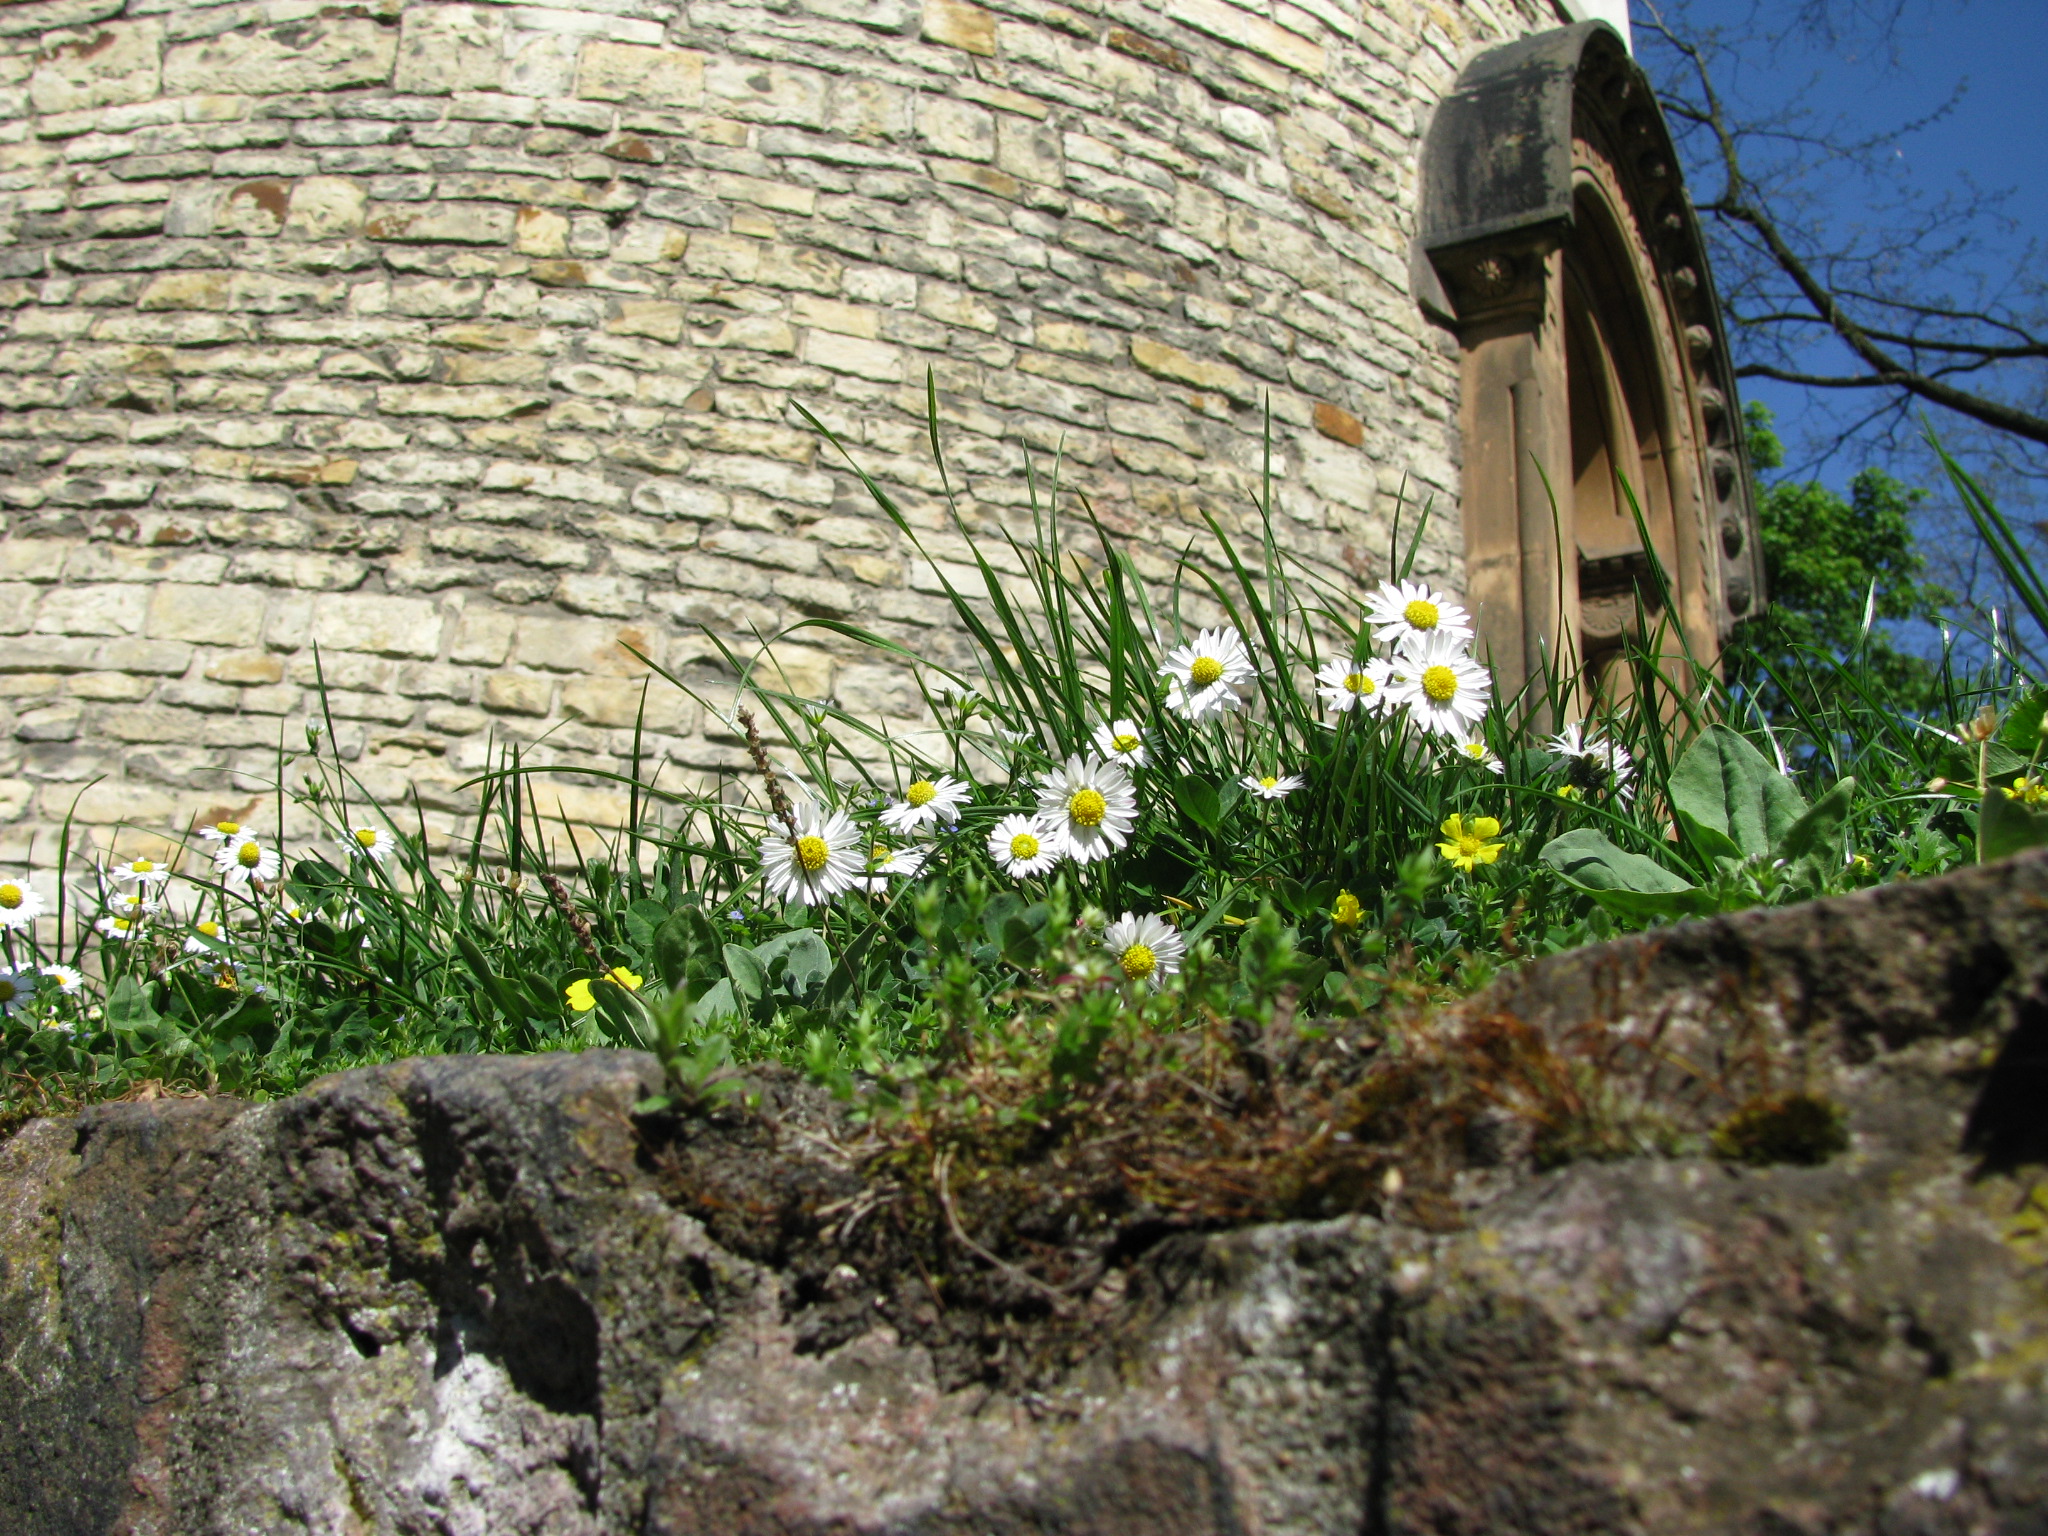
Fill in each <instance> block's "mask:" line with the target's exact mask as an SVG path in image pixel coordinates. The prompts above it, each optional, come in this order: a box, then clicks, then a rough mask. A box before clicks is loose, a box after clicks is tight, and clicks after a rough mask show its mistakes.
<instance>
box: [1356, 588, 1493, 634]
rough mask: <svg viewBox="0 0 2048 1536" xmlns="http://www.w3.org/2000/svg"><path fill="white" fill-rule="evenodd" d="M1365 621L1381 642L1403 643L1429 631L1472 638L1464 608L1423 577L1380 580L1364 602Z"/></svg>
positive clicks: (1469, 622) (1429, 632) (1470, 627)
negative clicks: (1423, 579) (1415, 579)
mask: <svg viewBox="0 0 2048 1536" xmlns="http://www.w3.org/2000/svg"><path fill="white" fill-rule="evenodd" d="M1365 619H1366V622H1367V623H1368V624H1370V625H1372V634H1373V638H1374V639H1375V640H1378V641H1379V642H1380V643H1381V644H1383V645H1384V644H1392V645H1403V644H1406V643H1407V642H1408V641H1411V640H1421V639H1425V638H1427V637H1428V636H1430V635H1447V636H1449V637H1450V638H1451V639H1453V640H1470V639H1471V638H1472V620H1471V617H1470V615H1468V614H1467V613H1466V612H1465V610H1464V609H1463V608H1462V607H1460V606H1459V605H1458V604H1457V603H1455V602H1453V601H1452V600H1451V599H1450V598H1448V597H1446V596H1444V594H1443V593H1441V592H1438V591H1436V590H1435V589H1434V588H1432V587H1431V586H1430V585H1429V583H1428V582H1426V581H1383V582H1381V583H1380V587H1379V590H1378V591H1377V592H1375V593H1373V595H1372V596H1371V598H1369V599H1368V600H1367V602H1366V605H1365Z"/></svg>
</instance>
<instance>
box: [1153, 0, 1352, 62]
mask: <svg viewBox="0 0 2048 1536" xmlns="http://www.w3.org/2000/svg"><path fill="white" fill-rule="evenodd" d="M1172 14H1173V18H1174V20H1176V21H1179V22H1184V23H1186V24H1187V25H1188V26H1191V27H1194V28H1196V29H1197V30H1198V31H1202V32H1206V33H1208V34H1209V35H1210V36H1211V37H1214V38H1220V39H1221V40H1222V41H1224V42H1226V43H1229V44H1231V45H1232V46H1234V47H1238V48H1247V49H1250V50H1251V51H1252V52H1253V53H1257V54H1261V55H1263V56H1264V57H1266V58H1269V59H1271V60H1273V62H1274V63H1276V64H1285V65H1286V66H1287V67H1288V68H1289V69H1292V70H1295V71H1297V72H1298V73H1300V74H1304V75H1312V76H1315V77H1317V78H1320V77H1321V76H1322V75H1323V73H1324V72H1325V71H1326V70H1327V69H1328V68H1329V58H1328V55H1327V54H1326V53H1325V52H1324V51H1323V49H1322V47H1321V46H1320V45H1319V44H1316V43H1313V42H1310V41H1309V40H1308V39H1307V38H1305V37H1302V36H1300V35H1299V34H1298V33H1294V32H1290V31H1288V30H1287V29H1286V28H1285V27H1279V26H1275V25H1274V24H1273V23H1272V22H1270V21H1267V20H1266V19H1265V18H1264V17H1263V16H1255V15H1253V14H1252V12H1251V11H1250V10H1249V9H1248V8H1247V7H1245V6H1244V5H1242V4H1237V3H1233V0H1173V13H1172ZM1283 78H1284V77H1283Z"/></svg>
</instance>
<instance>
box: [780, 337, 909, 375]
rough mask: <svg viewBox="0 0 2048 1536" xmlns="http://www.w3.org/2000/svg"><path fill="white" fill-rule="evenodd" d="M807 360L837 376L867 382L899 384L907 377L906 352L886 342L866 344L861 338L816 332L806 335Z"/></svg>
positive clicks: (804, 349)
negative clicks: (850, 377) (905, 368)
mask: <svg viewBox="0 0 2048 1536" xmlns="http://www.w3.org/2000/svg"><path fill="white" fill-rule="evenodd" d="M803 358H804V361H805V362H807V363H812V364H815V365H816V366H817V367H820V368H829V369H831V370H832V371H833V372H834V373H851V374H857V375H859V376H860V377H861V378H864V379H880V380H882V381H883V382H885V383H891V384H893V383H896V382H898V381H899V380H901V379H902V377H903V352H902V350H901V349H900V348H898V347H892V346H890V345H888V344H887V343H886V342H879V341H865V340H863V339H861V338H860V337H858V336H840V335H836V334H834V333H833V332H831V331H825V330H813V331H809V332H806V333H805V335H804V347H803Z"/></svg>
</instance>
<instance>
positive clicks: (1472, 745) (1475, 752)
mask: <svg viewBox="0 0 2048 1536" xmlns="http://www.w3.org/2000/svg"><path fill="white" fill-rule="evenodd" d="M1465 755H1466V756H1467V757H1469V758H1471V759H1473V760H1474V761H1475V762H1476V761H1477V760H1478V759H1480V758H1482V757H1484V756H1486V747H1485V746H1484V745H1483V744H1482V743H1480V742H1476V741H1468V742H1466V743H1465Z"/></svg>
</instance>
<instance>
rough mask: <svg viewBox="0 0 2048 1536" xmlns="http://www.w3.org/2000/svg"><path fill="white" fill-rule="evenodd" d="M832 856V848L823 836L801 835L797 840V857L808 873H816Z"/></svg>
mask: <svg viewBox="0 0 2048 1536" xmlns="http://www.w3.org/2000/svg"><path fill="white" fill-rule="evenodd" d="M831 857H832V850H831V849H830V848H828V847H827V846H826V845H825V839H823V838H822V837H800V838H798V839H797V840H796V859H797V862H798V863H799V864H801V865H803V867H804V869H805V871H806V872H807V873H810V874H813V875H815V874H816V873H817V872H818V871H819V870H821V869H823V868H824V867H825V865H826V862H827V861H828V860H830V859H831Z"/></svg>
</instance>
